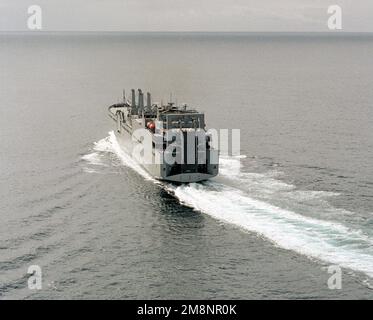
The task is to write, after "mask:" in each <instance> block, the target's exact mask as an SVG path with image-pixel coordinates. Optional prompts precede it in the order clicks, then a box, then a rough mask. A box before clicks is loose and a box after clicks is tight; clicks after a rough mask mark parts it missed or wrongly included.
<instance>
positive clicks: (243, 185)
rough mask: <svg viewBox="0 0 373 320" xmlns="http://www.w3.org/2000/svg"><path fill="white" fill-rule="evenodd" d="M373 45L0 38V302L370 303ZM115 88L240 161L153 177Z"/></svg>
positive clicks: (370, 41) (295, 37)
mask: <svg viewBox="0 0 373 320" xmlns="http://www.w3.org/2000/svg"><path fill="white" fill-rule="evenodd" d="M372 57H373V35H372V34H271V33H263V34H260V33H253V34H250V33H211V34H205V33H148V34H146V33H145V34H143V33H56V34H54V33H43V34H30V33H29V34H22V33H11V34H5V33H3V34H0V299H14V298H15V299H89V298H93V299H372V298H373V170H372V166H373V130H372V128H373V89H372V84H373V59H372ZM123 88H125V89H126V90H127V92H129V90H130V89H131V88H135V89H137V88H142V89H143V90H144V91H145V92H146V91H147V90H149V91H151V92H152V94H153V98H154V100H155V101H158V102H160V101H164V102H165V101H167V100H169V98H170V94H172V99H173V100H174V101H175V100H177V101H178V102H179V103H182V102H187V103H188V104H189V105H191V106H193V107H196V108H198V109H199V110H202V111H204V112H205V113H206V120H207V126H208V127H209V128H217V129H240V130H241V131H240V132H241V155H240V156H229V155H228V156H224V155H222V156H221V159H220V162H221V170H220V175H219V176H218V177H216V178H214V179H212V180H210V181H208V182H204V183H198V184H190V185H182V186H174V185H171V184H163V183H158V182H156V181H154V180H153V179H152V178H151V177H149V176H148V175H147V174H146V172H144V171H143V170H142V169H141V168H140V167H139V166H138V164H136V162H134V161H133V160H132V159H131V157H130V156H129V155H128V154H126V153H125V152H124V151H123V150H121V149H120V147H119V146H118V143H117V141H116V139H115V136H114V134H113V130H114V127H115V124H114V123H112V122H111V121H110V119H109V118H108V117H107V109H106V108H107V106H108V105H110V104H112V103H115V102H118V101H120V100H121V97H122V89H123ZM31 265H38V266H40V268H41V270H42V289H41V290H30V289H29V288H28V279H29V275H28V274H27V271H28V268H29V267H30V266H31ZM330 266H340V267H341V272H342V288H341V289H336V290H332V289H330V288H329V287H328V279H329V278H330V277H331V276H332V275H333V274H331V273H329V272H330V271H331V269H329V267H330ZM333 270H334V269H333ZM328 271H329V272H328Z"/></svg>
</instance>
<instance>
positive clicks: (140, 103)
mask: <svg viewBox="0 0 373 320" xmlns="http://www.w3.org/2000/svg"><path fill="white" fill-rule="evenodd" d="M138 90H139V114H140V113H141V112H143V111H144V94H143V93H142V90H141V89H138Z"/></svg>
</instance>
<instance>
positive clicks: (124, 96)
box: [123, 89, 126, 103]
mask: <svg viewBox="0 0 373 320" xmlns="http://www.w3.org/2000/svg"><path fill="white" fill-rule="evenodd" d="M123 102H124V103H126V90H124V89H123Z"/></svg>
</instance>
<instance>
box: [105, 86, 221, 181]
mask: <svg viewBox="0 0 373 320" xmlns="http://www.w3.org/2000/svg"><path fill="white" fill-rule="evenodd" d="M108 113H109V117H110V118H111V119H112V120H114V122H115V124H116V128H115V135H116V138H117V141H118V143H119V145H120V146H121V148H122V149H124V151H125V152H127V153H129V154H130V155H131V156H132V157H133V158H134V159H135V160H136V161H137V162H138V163H139V164H140V165H141V166H142V167H143V168H144V169H145V170H146V171H147V172H148V173H149V174H150V175H151V176H152V177H154V178H155V179H157V180H162V181H169V182H173V183H190V182H199V181H204V180H207V179H210V178H212V177H215V176H216V175H217V174H218V172H219V150H218V148H217V147H215V146H214V143H213V139H212V138H213V135H212V134H211V133H210V132H209V131H206V125H205V115H204V113H203V112H198V111H197V110H195V109H193V108H190V107H189V106H188V105H186V104H183V105H182V106H177V105H176V103H174V102H168V103H167V104H165V105H164V104H163V103H161V104H158V103H152V99H151V94H150V93H149V92H147V94H146V104H145V103H144V93H143V92H142V90H141V89H138V93H137V95H136V91H135V90H134V89H132V90H131V100H130V101H128V100H127V99H126V95H125V91H123V101H122V102H120V103H116V104H113V105H111V106H109V108H108Z"/></svg>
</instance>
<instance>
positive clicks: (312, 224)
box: [95, 132, 373, 277]
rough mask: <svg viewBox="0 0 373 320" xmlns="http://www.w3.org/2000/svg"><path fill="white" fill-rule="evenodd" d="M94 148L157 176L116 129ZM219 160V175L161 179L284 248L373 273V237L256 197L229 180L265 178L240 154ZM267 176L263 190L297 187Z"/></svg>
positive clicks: (185, 198) (185, 197) (188, 200)
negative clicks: (247, 169)
mask: <svg viewBox="0 0 373 320" xmlns="http://www.w3.org/2000/svg"><path fill="white" fill-rule="evenodd" d="M95 150H96V151H105V152H113V153H115V154H116V155H117V156H118V157H119V158H120V159H121V161H122V163H123V164H124V165H126V166H128V167H130V168H132V169H134V170H136V171H137V172H138V173H139V174H141V175H142V176H143V177H145V178H146V179H149V180H153V181H155V182H156V180H154V179H153V178H152V177H151V176H150V175H149V174H148V173H147V172H146V171H145V170H144V169H143V168H142V167H141V166H140V165H139V164H138V163H137V162H136V161H134V160H133V159H132V158H131V156H129V155H128V154H127V153H125V152H124V151H123V150H122V149H121V148H120V146H119V144H118V142H117V140H116V138H115V135H114V133H113V132H110V133H109V137H107V138H105V139H103V140H101V141H99V142H98V143H96V144H95ZM220 163H221V170H220V174H219V175H220V178H218V179H215V180H210V181H208V182H205V183H203V184H200V183H199V184H198V183H191V184H187V185H181V186H174V185H171V184H161V186H162V187H163V188H164V189H165V190H167V191H171V192H172V193H173V194H174V195H175V196H176V197H177V198H178V199H179V201H180V202H181V203H183V204H185V205H187V206H190V207H192V208H194V209H196V210H199V211H201V212H204V213H206V214H208V215H210V216H212V217H214V218H216V219H219V220H222V221H225V222H227V223H231V224H234V225H237V226H239V227H241V228H243V229H245V230H248V231H251V232H254V233H257V234H260V235H261V236H264V237H265V238H267V239H269V240H271V241H272V242H274V243H275V244H276V245H278V246H280V247H282V248H285V249H288V250H293V251H296V252H298V253H301V254H305V255H307V256H310V257H314V258H317V259H320V260H323V261H325V262H327V263H332V264H338V265H340V266H341V267H345V268H349V269H353V270H356V271H360V272H364V273H365V274H367V275H368V276H370V277H373V239H372V238H371V237H369V236H367V235H365V234H363V233H362V232H361V231H359V230H351V229H349V228H347V227H346V226H344V225H343V224H340V223H336V222H335V223H334V222H330V221H324V220H321V219H315V218H311V217H307V216H304V215H302V214H299V213H296V212H293V211H291V210H285V209H282V208H279V207H277V206H274V205H271V204H269V203H267V202H265V201H262V200H258V199H255V198H253V197H252V196H251V195H250V193H248V192H247V190H250V186H248V188H249V189H244V190H242V189H240V188H238V187H237V186H236V184H234V183H233V184H227V183H225V181H227V180H229V179H231V180H232V179H233V180H235V181H237V180H240V179H241V180H242V181H240V182H244V183H245V184H250V183H252V184H253V185H254V186H252V187H253V188H254V189H255V188H256V189H258V188H260V183H263V181H261V180H263V179H259V177H258V176H257V175H258V174H256V173H252V174H250V173H246V174H245V173H244V174H242V172H241V173H240V159H237V158H223V159H221V162H220ZM262 177H263V175H262ZM266 179H267V180H266ZM264 181H266V182H267V183H266V185H265V188H264V192H267V191H268V190H269V191H268V192H271V190H275V191H278V190H293V189H294V188H295V187H294V186H292V185H288V184H285V183H283V182H280V181H278V180H276V179H274V177H273V173H270V174H269V175H267V176H265V179H264ZM257 184H259V186H258V185H257ZM266 190H267V191H266ZM296 192H298V191H296ZM320 194H323V193H322V192H313V193H311V197H315V196H320ZM304 196H305V195H302V197H304Z"/></svg>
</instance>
